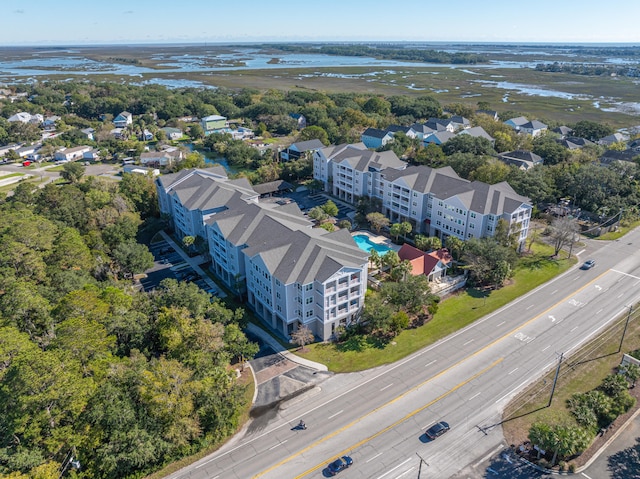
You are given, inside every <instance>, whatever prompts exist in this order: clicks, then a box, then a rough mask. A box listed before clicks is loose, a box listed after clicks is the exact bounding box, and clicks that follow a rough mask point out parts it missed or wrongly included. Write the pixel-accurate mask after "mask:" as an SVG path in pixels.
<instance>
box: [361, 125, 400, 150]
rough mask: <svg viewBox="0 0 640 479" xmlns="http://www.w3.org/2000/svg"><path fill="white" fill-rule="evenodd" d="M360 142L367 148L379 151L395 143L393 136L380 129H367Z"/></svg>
mask: <svg viewBox="0 0 640 479" xmlns="http://www.w3.org/2000/svg"><path fill="white" fill-rule="evenodd" d="M360 141H362V143H364V144H365V145H366V147H367V148H372V149H378V148H380V147H383V146H384V145H386V144H387V143H389V142H391V141H393V134H392V133H391V132H389V131H386V130H380V129H378V128H367V129H366V130H365V131H364V133H362V135H361V136H360Z"/></svg>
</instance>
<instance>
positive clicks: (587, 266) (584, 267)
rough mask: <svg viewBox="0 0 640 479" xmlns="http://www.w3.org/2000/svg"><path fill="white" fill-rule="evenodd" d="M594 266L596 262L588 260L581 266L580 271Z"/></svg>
mask: <svg viewBox="0 0 640 479" xmlns="http://www.w3.org/2000/svg"><path fill="white" fill-rule="evenodd" d="M595 265H596V260H595V259H588V260H587V261H585V262H584V264H583V265H582V266H581V269H591V268H593V267H594V266H595Z"/></svg>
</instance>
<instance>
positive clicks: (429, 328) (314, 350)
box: [292, 244, 576, 372]
mask: <svg viewBox="0 0 640 479" xmlns="http://www.w3.org/2000/svg"><path fill="white" fill-rule="evenodd" d="M552 253H553V250H552V248H551V247H550V246H548V245H542V244H534V245H533V248H532V253H531V255H529V256H525V257H523V258H522V260H521V264H520V265H519V266H518V268H517V269H516V272H515V275H514V277H513V279H512V280H511V281H510V283H509V284H508V285H506V286H504V287H503V288H501V289H499V290H497V291H490V292H489V293H485V292H483V291H479V290H477V289H473V288H471V289H467V290H463V291H461V292H459V293H458V294H455V295H453V296H450V297H449V298H447V299H446V300H444V301H442V302H441V303H440V305H439V308H438V312H437V313H436V314H435V316H434V317H433V319H432V320H431V321H429V322H428V323H427V324H425V325H424V326H421V327H419V328H416V329H410V330H406V331H403V332H402V333H400V334H399V335H398V336H397V337H396V338H395V340H394V341H392V342H389V343H382V342H380V341H378V340H376V339H373V338H356V339H352V340H349V341H345V342H344V343H342V344H334V343H316V344H312V345H309V346H308V347H307V349H306V352H304V353H301V352H299V351H295V350H292V351H294V352H295V353H296V354H298V355H300V356H302V357H304V358H307V359H310V360H312V361H317V362H319V363H323V364H326V365H327V367H328V368H329V370H331V371H334V372H350V371H360V370H363V369H368V368H373V367H376V366H380V365H382V364H387V363H392V362H394V361H398V360H399V359H402V358H404V357H405V356H407V355H409V354H411V353H413V352H415V351H418V350H419V349H421V348H424V347H425V346H428V345H429V344H433V343H434V342H436V341H437V340H439V339H441V338H443V337H445V336H447V335H449V334H451V333H453V332H454V331H457V330H459V329H461V328H463V327H465V326H467V325H469V324H471V323H473V322H474V321H476V320H477V319H479V318H481V317H483V316H485V315H486V314H489V313H491V312H492V311H495V310H496V309H498V308H501V307H502V306H504V305H505V304H507V303H509V302H511V301H513V300H514V299H516V298H518V297H520V296H522V295H523V294H525V293H526V292H528V291H530V290H532V289H534V288H535V287H537V286H539V285H541V284H542V283H545V282H546V281H549V280H550V279H551V278H553V277H555V276H557V275H559V274H560V273H562V272H564V271H566V270H567V269H568V268H569V267H570V266H571V265H573V264H575V262H576V260H575V259H574V258H572V259H571V260H567V259H561V260H552V259H550V256H551V254H552Z"/></svg>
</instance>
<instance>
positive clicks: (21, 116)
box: [7, 111, 44, 125]
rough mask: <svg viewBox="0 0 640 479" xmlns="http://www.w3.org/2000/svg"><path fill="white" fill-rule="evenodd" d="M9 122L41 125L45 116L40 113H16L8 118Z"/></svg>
mask: <svg viewBox="0 0 640 479" xmlns="http://www.w3.org/2000/svg"><path fill="white" fill-rule="evenodd" d="M7 121H8V122H10V123H14V122H20V123H33V124H34V125H39V124H41V123H42V122H43V121H44V116H42V115H41V114H40V113H36V114H35V115H32V114H31V113H27V112H26V111H21V112H20V113H16V114H15V115H11V116H10V117H9V118H7Z"/></svg>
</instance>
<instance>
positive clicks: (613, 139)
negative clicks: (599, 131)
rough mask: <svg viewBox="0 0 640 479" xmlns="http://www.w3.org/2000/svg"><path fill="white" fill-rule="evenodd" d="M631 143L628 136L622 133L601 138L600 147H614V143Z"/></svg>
mask: <svg viewBox="0 0 640 479" xmlns="http://www.w3.org/2000/svg"><path fill="white" fill-rule="evenodd" d="M627 141H629V137H628V136H626V135H623V134H622V133H618V132H616V133H614V134H613V135H607V136H605V137H604V138H600V139H599V140H598V144H599V145H604V146H610V145H613V144H614V143H621V142H627Z"/></svg>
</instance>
